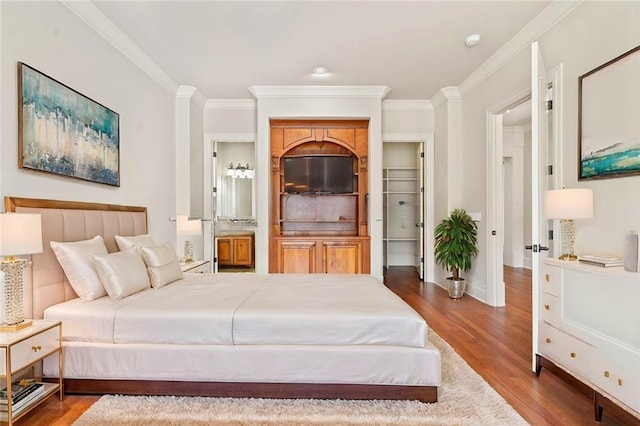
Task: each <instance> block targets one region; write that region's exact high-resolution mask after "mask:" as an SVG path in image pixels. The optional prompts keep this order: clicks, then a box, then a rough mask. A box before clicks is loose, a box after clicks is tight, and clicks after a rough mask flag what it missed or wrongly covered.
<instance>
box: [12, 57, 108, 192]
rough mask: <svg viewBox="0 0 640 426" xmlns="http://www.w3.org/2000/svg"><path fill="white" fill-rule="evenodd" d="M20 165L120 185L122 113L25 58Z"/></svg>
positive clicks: (22, 66)
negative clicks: (32, 65)
mask: <svg viewBox="0 0 640 426" xmlns="http://www.w3.org/2000/svg"><path fill="white" fill-rule="evenodd" d="M18 167H20V168H24V169H32V170H37V171H42V172H48V173H55V174H58V175H63V176H69V177H74V178H78V179H83V180H87V181H91V182H96V183H101V184H106V185H111V186H120V116H119V115H118V114H117V113H116V112H114V111H112V110H110V109H109V108H107V107H105V106H104V105H101V104H99V103H98V102H96V101H94V100H92V99H90V98H88V97H86V96H85V95H83V94H82V93H79V92H77V91H75V90H73V89H72V88H70V87H68V86H66V85H65V84H63V83H60V82H59V81H57V80H54V79H53V78H51V77H49V76H47V75H45V74H43V73H41V72H40V71H38V70H36V69H34V68H32V67H30V66H29V65H27V64H24V63H21V62H19V63H18Z"/></svg>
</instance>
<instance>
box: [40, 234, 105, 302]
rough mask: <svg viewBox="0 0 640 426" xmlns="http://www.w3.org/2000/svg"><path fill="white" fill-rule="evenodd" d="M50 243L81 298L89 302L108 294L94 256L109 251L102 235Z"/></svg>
mask: <svg viewBox="0 0 640 426" xmlns="http://www.w3.org/2000/svg"><path fill="white" fill-rule="evenodd" d="M50 245H51V248H52V249H53V252H54V253H55V255H56V257H57V258H58V262H59V263H60V266H62V269H63V270H64V273H65V274H66V276H67V279H68V280H69V283H70V284H71V287H73V290H74V291H75V292H76V294H77V295H78V297H80V299H82V300H84V301H86V302H88V301H90V300H94V299H97V298H99V297H102V296H106V295H107V292H106V291H105V289H104V287H103V285H102V282H101V281H100V277H98V273H97V272H96V269H95V267H94V266H93V258H92V256H93V255H101V254H107V253H108V252H107V247H106V246H105V245H104V240H103V239H102V237H101V236H100V235H97V236H95V237H93V238H92V239H90V240H84V241H74V242H57V241H51V243H50Z"/></svg>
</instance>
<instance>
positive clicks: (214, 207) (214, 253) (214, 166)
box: [210, 142, 220, 273]
mask: <svg viewBox="0 0 640 426" xmlns="http://www.w3.org/2000/svg"><path fill="white" fill-rule="evenodd" d="M212 145H213V146H212V147H211V151H212V153H213V154H212V160H211V185H212V188H211V235H210V237H211V265H212V268H211V272H214V273H216V272H218V241H217V240H216V237H215V236H216V233H217V230H218V229H217V227H218V223H217V217H218V197H219V194H218V191H219V190H220V188H219V184H218V143H217V142H212Z"/></svg>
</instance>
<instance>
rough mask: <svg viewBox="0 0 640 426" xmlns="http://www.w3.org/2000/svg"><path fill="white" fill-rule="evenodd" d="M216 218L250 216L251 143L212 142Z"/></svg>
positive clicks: (252, 189) (252, 176)
mask: <svg viewBox="0 0 640 426" xmlns="http://www.w3.org/2000/svg"><path fill="white" fill-rule="evenodd" d="M216 148H217V151H216V160H217V161H216V163H217V164H216V184H217V185H216V187H217V191H218V193H217V197H216V204H217V205H216V219H217V220H245V219H254V218H255V211H254V205H255V203H254V200H253V199H254V194H255V189H254V188H255V182H254V168H253V162H254V159H255V158H254V144H253V142H226V143H217V144H216Z"/></svg>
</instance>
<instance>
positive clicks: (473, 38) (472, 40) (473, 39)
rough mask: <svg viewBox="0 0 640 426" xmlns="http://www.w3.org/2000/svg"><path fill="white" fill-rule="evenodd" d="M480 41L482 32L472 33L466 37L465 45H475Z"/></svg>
mask: <svg viewBox="0 0 640 426" xmlns="http://www.w3.org/2000/svg"><path fill="white" fill-rule="evenodd" d="M478 43H480V34H471V35H470V36H467V38H465V39H464V45H465V46H467V47H473V46H475V45H476V44H478Z"/></svg>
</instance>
